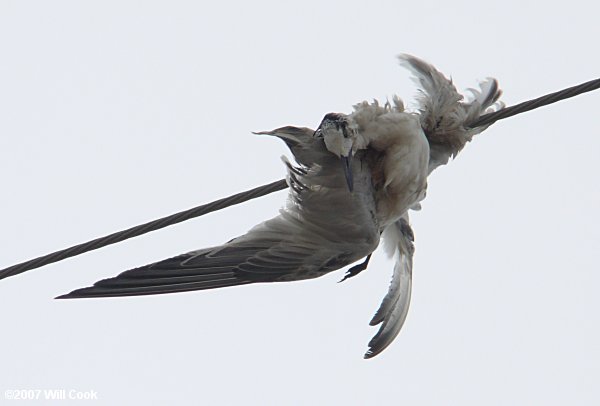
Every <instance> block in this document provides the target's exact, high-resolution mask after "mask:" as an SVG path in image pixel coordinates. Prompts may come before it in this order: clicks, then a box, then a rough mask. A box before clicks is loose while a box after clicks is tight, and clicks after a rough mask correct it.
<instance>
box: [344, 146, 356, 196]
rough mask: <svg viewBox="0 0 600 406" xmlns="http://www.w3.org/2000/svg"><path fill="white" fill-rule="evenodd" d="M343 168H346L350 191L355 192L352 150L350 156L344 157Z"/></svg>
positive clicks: (345, 173) (345, 172)
mask: <svg viewBox="0 0 600 406" xmlns="http://www.w3.org/2000/svg"><path fill="white" fill-rule="evenodd" d="M342 166H343V167H344V175H345V176H346V183H347V184H348V190H349V191H350V192H352V191H353V190H354V178H353V176H352V150H350V153H348V156H342Z"/></svg>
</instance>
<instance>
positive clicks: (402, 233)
mask: <svg viewBox="0 0 600 406" xmlns="http://www.w3.org/2000/svg"><path fill="white" fill-rule="evenodd" d="M383 238H384V241H385V244H386V245H390V246H391V247H392V248H393V249H394V256H395V257H396V264H395V265H394V275H393V276H392V282H391V284H390V288H389V291H388V293H387V295H386V296H385V297H384V298H383V301H382V302H381V305H380V306H379V309H378V310H377V313H375V316H374V317H373V319H372V320H371V323H370V324H371V325H372V326H376V325H378V324H381V326H380V327H379V331H378V332H377V334H376V335H375V336H374V337H373V338H372V339H371V341H370V342H369V350H368V351H367V353H366V354H365V358H373V357H374V356H376V355H377V354H379V353H380V352H381V351H383V350H384V349H385V348H386V347H387V346H388V345H390V343H391V342H392V341H393V340H394V338H396V336H397V335H398V333H399V332H400V329H401V328H402V325H403V324H404V320H406V315H407V314H408V308H409V306H410V294H411V289H412V258H413V253H414V245H413V241H414V236H413V232H412V229H411V228H410V225H409V224H408V216H407V215H406V216H404V218H401V219H400V220H398V221H397V222H396V223H394V224H392V225H390V226H388V227H387V228H386V229H385V231H384V233H383Z"/></svg>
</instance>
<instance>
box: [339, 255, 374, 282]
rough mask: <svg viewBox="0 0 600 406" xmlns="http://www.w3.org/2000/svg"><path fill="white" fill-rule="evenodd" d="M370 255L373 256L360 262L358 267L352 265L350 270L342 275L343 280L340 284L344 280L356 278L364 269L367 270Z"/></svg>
mask: <svg viewBox="0 0 600 406" xmlns="http://www.w3.org/2000/svg"><path fill="white" fill-rule="evenodd" d="M371 255H373V254H369V255H367V257H366V258H365V260H364V261H363V262H361V263H360V264H358V265H354V266H353V267H352V268H350V269H348V270H347V271H346V274H345V275H344V278H343V279H342V280H341V281H340V282H344V281H345V280H346V279H348V278H352V277H353V276H356V275H358V274H359V273H361V272H362V271H364V270H365V269H367V265H369V260H370V259H371ZM338 283H339V282H338Z"/></svg>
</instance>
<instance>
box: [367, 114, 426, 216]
mask: <svg viewBox="0 0 600 406" xmlns="http://www.w3.org/2000/svg"><path fill="white" fill-rule="evenodd" d="M357 124H358V125H359V133H360V134H361V136H362V137H363V138H364V140H365V142H366V144H367V145H368V148H373V149H375V150H376V151H379V152H382V153H383V155H382V158H381V159H383V162H380V166H381V169H382V170H383V184H382V185H381V186H380V187H379V188H378V190H377V192H376V193H377V196H376V199H377V212H378V217H379V221H380V224H381V225H382V226H383V227H385V226H386V225H388V224H391V223H393V222H395V221H397V220H398V219H400V217H402V215H403V214H404V213H405V212H406V211H407V210H408V209H409V208H410V207H411V206H413V205H414V204H416V203H418V202H419V201H420V200H422V199H423V197H424V196H425V190H426V188H427V170H428V164H429V143H428V141H427V138H426V137H425V134H424V133H423V130H422V128H421V124H420V122H419V118H418V116H416V115H414V114H409V113H404V112H398V111H389V110H388V111H387V112H386V113H384V114H381V115H378V116H376V117H370V119H369V120H365V122H362V123H357Z"/></svg>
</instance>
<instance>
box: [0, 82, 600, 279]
mask: <svg viewBox="0 0 600 406" xmlns="http://www.w3.org/2000/svg"><path fill="white" fill-rule="evenodd" d="M598 88H600V79H595V80H591V81H589V82H585V83H582V84H580V85H577V86H573V87H569V88H567V89H563V90H560V91H558V92H554V93H550V94H547V95H545V96H541V97H538V98H537V99H533V100H529V101H526V102H523V103H519V104H516V105H514V106H511V107H507V108H504V109H502V110H499V111H496V112H493V113H489V114H484V115H482V116H481V117H479V118H478V119H477V120H475V121H474V122H473V123H470V124H469V127H479V126H482V125H486V124H492V123H495V122H496V121H498V120H502V119H505V118H508V117H512V116H515V115H517V114H521V113H524V112H526V111H530V110H533V109H537V108H538V107H542V106H546V105H548V104H552V103H556V102H558V101H560V100H565V99H568V98H571V97H574V96H577V95H579V94H582V93H586V92H591V91H592V90H596V89H598ZM287 187H288V185H287V183H286V181H285V179H281V180H278V181H275V182H271V183H269V184H267V185H262V186H259V187H256V188H254V189H250V190H246V191H244V192H240V193H236V194H234V195H232V196H229V197H225V198H223V199H219V200H215V201H214V202H211V203H208V204H203V205H201V206H197V207H194V208H192V209H189V210H185V211H182V212H179V213H175V214H172V215H170V216H166V217H163V218H160V219H158V220H153V221H150V222H148V223H144V224H141V225H138V226H135V227H131V228H128V229H126V230H122V231H117V232H115V233H112V234H109V235H107V236H104V237H100V238H96V239H94V240H91V241H88V242H85V243H83V244H78V245H74V246H72V247H69V248H65V249H63V250H60V251H56V252H53V253H51V254H47V255H43V256H41V257H38V258H34V259H31V260H29V261H25V262H22V263H20V264H16V265H13V266H9V267H8V268H5V269H2V270H0V279H4V278H8V277H10V276H14V275H18V274H20V273H23V272H25V271H29V270H32V269H35V268H40V267H42V266H44V265H48V264H51V263H54V262H58V261H62V260H63V259H67V258H70V257H74V256H76V255H80V254H83V253H85V252H88V251H93V250H96V249H98V248H102V247H106V246H107V245H111V244H115V243H117V242H121V241H125V240H127V239H129V238H133V237H137V236H140V235H142V234H146V233H149V232H150V231H155V230H159V229H161V228H165V227H167V226H171V225H173V224H177V223H181V222H183V221H186V220H189V219H192V218H195V217H200V216H202V215H204V214H208V213H211V212H213V211H217V210H221V209H224V208H226V207H229V206H233V205H236V204H239V203H243V202H245V201H248V200H251V199H254V198H257V197H260V196H264V195H267V194H269V193H273V192H276V191H278V190H283V189H286V188H287Z"/></svg>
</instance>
